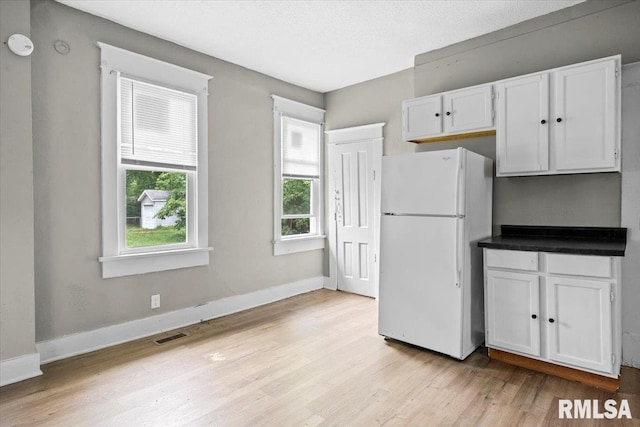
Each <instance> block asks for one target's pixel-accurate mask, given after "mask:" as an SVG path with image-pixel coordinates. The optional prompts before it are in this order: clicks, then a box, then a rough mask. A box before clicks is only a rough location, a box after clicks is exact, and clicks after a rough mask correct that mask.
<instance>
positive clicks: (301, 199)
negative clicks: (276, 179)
mask: <svg viewBox="0 0 640 427" xmlns="http://www.w3.org/2000/svg"><path fill="white" fill-rule="evenodd" d="M282 213H283V214H284V215H300V214H302V215H310V214H311V180H310V179H291V178H285V179H283V180H282ZM282 234H283V235H284V232H283V233H282Z"/></svg>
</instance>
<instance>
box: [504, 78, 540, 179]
mask: <svg viewBox="0 0 640 427" xmlns="http://www.w3.org/2000/svg"><path fill="white" fill-rule="evenodd" d="M496 88H497V91H498V120H497V122H498V123H497V132H496V145H497V153H496V154H497V163H498V174H499V175H501V174H510V173H520V172H531V173H537V172H539V171H546V170H548V169H549V74H548V73H541V74H537V75H533V76H528V77H519V78H515V79H511V80H506V81H503V82H500V83H498V84H497V85H496Z"/></svg>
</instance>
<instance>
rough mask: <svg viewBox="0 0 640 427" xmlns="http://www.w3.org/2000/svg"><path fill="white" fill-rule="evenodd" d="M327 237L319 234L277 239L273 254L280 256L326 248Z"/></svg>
mask: <svg viewBox="0 0 640 427" xmlns="http://www.w3.org/2000/svg"><path fill="white" fill-rule="evenodd" d="M325 239H326V236H324V235H317V236H305V237H291V238H288V239H282V240H276V241H275V242H274V243H273V255H275V256H278V255H286V254H294V253H296V252H305V251H314V250H317V249H324V245H325Z"/></svg>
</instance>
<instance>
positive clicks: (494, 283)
mask: <svg viewBox="0 0 640 427" xmlns="http://www.w3.org/2000/svg"><path fill="white" fill-rule="evenodd" d="M538 281H539V278H538V276H537V275H535V274H525V273H511V272H506V271H493V270H487V295H486V308H485V309H486V311H487V344H488V346H489V347H499V348H502V349H505V350H514V351H518V352H520V353H524V354H530V355H532V356H540V313H539V284H538Z"/></svg>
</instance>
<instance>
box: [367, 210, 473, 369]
mask: <svg viewBox="0 0 640 427" xmlns="http://www.w3.org/2000/svg"><path fill="white" fill-rule="evenodd" d="M459 221H461V220H459V219H455V218H444V217H416V216H395V215H383V216H382V219H381V235H380V238H381V242H380V251H381V252H380V282H379V283H380V291H379V292H380V294H379V316H378V332H379V333H380V335H383V336H386V337H390V338H394V339H397V340H400V341H404V342H407V343H410V344H415V345H418V346H420V347H424V348H428V349H431V350H435V351H438V352H440V353H444V354H448V355H451V356H453V357H456V358H462V357H463V355H462V348H461V346H462V344H461V343H462V312H461V310H462V307H461V306H462V288H461V287H457V286H456V279H457V274H456V266H455V265H456V246H457V245H456V227H457V226H458V222H459Z"/></svg>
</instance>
